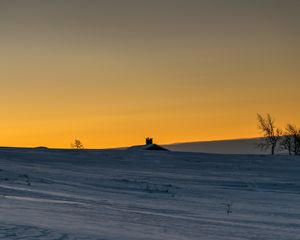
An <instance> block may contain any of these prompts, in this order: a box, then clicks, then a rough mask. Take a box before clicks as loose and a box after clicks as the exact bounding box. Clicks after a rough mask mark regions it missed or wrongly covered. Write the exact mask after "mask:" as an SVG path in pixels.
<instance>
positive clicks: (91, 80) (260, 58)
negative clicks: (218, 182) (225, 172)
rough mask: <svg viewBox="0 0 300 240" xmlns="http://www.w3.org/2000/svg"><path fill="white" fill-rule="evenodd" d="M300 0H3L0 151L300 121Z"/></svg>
mask: <svg viewBox="0 0 300 240" xmlns="http://www.w3.org/2000/svg"><path fill="white" fill-rule="evenodd" d="M299 11H300V1H296V0H289V1H277V0H273V1H272V0H262V1H255V2H253V1H235V0H228V1H221V0H212V1H194V0H188V1H180V0H173V1H170V0H165V1H157V0H153V1H137V0H123V1H117V0H110V1H108V0H103V1H101V0H100V1H93V0H92V1H88V2H86V1H83V0H72V1H71V0H60V1H57V0H53V1H37V0H28V1H21V0H19V1H18V0H14V1H11V0H10V1H9V0H0V33H1V39H0V51H1V58H0V64H1V71H0V83H1V95H0V100H1V102H2V114H1V125H0V132H1V135H0V136H1V137H0V146H15V147H37V146H47V147H52V148H69V147H70V144H71V143H72V142H73V141H74V139H80V140H81V141H82V143H83V144H84V146H85V147H86V148H114V147H124V146H131V145H136V144H143V143H144V138H145V137H148V136H150V137H153V138H154V140H155V142H157V143H159V144H170V143H177V142H194V141H210V140H223V139H241V138H253V137H259V136H260V133H259V131H258V129H257V123H256V114H257V113H261V114H266V113H270V114H271V115H272V116H273V117H274V118H275V119H276V124H277V126H278V127H280V128H284V127H285V125H286V124H287V123H292V124H296V125H298V126H299V125H300V112H299V111H298V106H299V102H300V94H299V89H300V67H299V66H300V64H299V63H300V45H299V42H300V28H299V24H300V14H299Z"/></svg>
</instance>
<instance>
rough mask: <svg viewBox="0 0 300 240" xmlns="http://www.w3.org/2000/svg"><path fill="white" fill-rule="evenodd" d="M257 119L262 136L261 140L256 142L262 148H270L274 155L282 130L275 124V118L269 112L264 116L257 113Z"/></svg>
mask: <svg viewBox="0 0 300 240" xmlns="http://www.w3.org/2000/svg"><path fill="white" fill-rule="evenodd" d="M257 121H258V125H257V127H258V129H259V130H260V131H261V132H262V134H263V136H264V139H263V142H261V143H260V144H258V146H259V147H260V148H261V149H262V150H267V149H269V148H271V154H272V155H274V154H275V149H276V146H277V143H278V141H279V140H280V137H281V136H282V131H281V130H280V129H279V128H277V127H276V126H275V120H274V118H272V117H271V115H270V114H267V116H266V117H263V116H262V115H260V114H257Z"/></svg>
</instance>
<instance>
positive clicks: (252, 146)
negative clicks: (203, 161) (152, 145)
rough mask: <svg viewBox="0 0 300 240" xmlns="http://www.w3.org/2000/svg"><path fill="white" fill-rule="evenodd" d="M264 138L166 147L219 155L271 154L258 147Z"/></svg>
mask: <svg viewBox="0 0 300 240" xmlns="http://www.w3.org/2000/svg"><path fill="white" fill-rule="evenodd" d="M260 142H262V138H246V139H232V140H219V141H203V142H186V143H175V144H169V145H165V146H164V147H166V148H167V149H170V150H173V151H182V152H183V151H184V152H206V153H218V154H269V152H270V151H267V152H265V151H261V149H260V148H258V147H257V145H258V144H259V143H260Z"/></svg>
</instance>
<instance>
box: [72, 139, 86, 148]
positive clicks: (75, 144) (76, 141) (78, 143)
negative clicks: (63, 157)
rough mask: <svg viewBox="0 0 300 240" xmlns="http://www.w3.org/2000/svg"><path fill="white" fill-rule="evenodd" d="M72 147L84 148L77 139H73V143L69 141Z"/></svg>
mask: <svg viewBox="0 0 300 240" xmlns="http://www.w3.org/2000/svg"><path fill="white" fill-rule="evenodd" d="M71 148H73V149H84V147H83V144H82V142H81V141H80V140H79V139H75V141H74V143H71Z"/></svg>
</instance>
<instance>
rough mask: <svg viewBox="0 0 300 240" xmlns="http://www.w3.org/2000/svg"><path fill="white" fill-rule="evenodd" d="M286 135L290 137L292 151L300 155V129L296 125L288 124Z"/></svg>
mask: <svg viewBox="0 0 300 240" xmlns="http://www.w3.org/2000/svg"><path fill="white" fill-rule="evenodd" d="M285 130H286V131H285V135H287V136H288V137H289V138H290V141H291V143H290V151H291V152H293V153H294V154H295V155H300V129H299V128H298V127H297V126H296V125H292V124H288V125H287V126H286V129H285Z"/></svg>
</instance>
